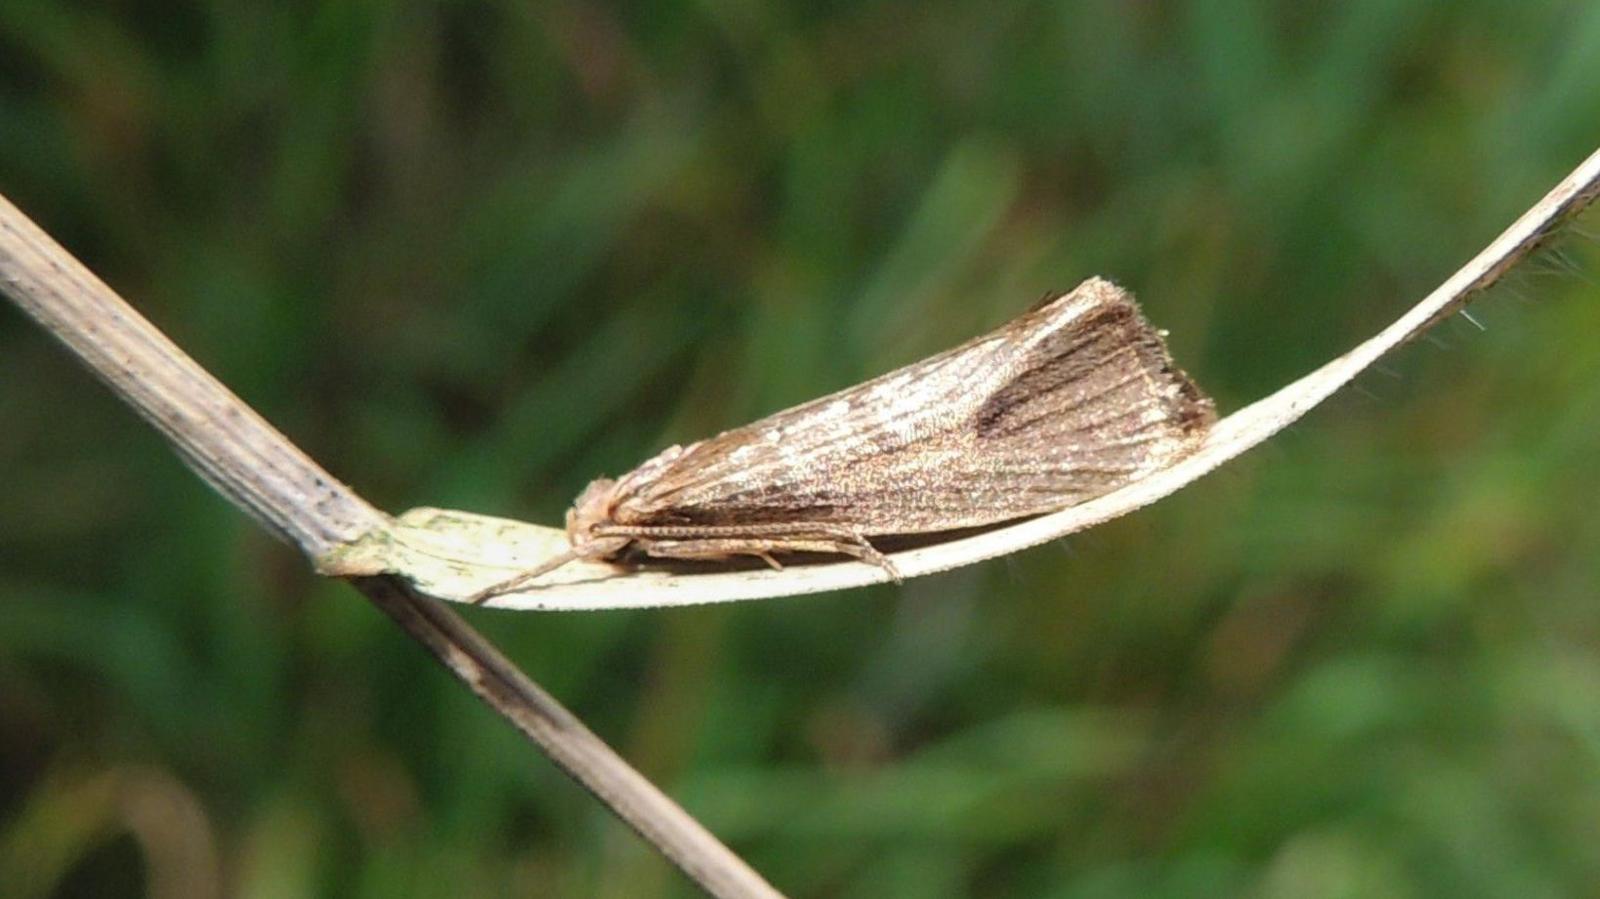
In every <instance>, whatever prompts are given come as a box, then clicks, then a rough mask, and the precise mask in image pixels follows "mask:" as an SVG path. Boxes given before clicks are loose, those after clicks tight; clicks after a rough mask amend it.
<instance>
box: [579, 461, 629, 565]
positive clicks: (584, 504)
mask: <svg viewBox="0 0 1600 899" xmlns="http://www.w3.org/2000/svg"><path fill="white" fill-rule="evenodd" d="M616 501H617V482H616V481H613V480H611V479H610V478H600V479H598V480H595V481H591V482H590V484H589V486H587V487H585V488H583V492H582V493H580V494H578V500H577V502H574V503H573V504H572V508H570V509H568V510H567V539H568V540H569V541H571V542H572V548H573V549H574V550H576V551H577V552H579V553H580V554H584V551H585V549H589V548H591V547H592V545H593V544H596V543H602V542H603V543H604V544H605V545H608V546H609V545H611V544H614V543H615V542H616V538H614V537H597V536H596V535H595V533H594V529H595V528H596V527H597V526H599V525H602V524H610V523H611V509H612V507H613V506H615V505H616ZM623 542H624V543H625V542H627V541H623ZM601 554H604V553H601Z"/></svg>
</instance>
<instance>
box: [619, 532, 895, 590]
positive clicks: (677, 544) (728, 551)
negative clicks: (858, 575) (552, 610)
mask: <svg viewBox="0 0 1600 899" xmlns="http://www.w3.org/2000/svg"><path fill="white" fill-rule="evenodd" d="M639 548H640V549H642V550H644V552H645V554H647V555H651V556H655V557H656V558H661V559H726V558H728V557H730V556H755V557H756V558H758V559H760V560H762V561H763V562H766V563H767V564H768V565H770V566H772V568H773V569H775V570H782V568H783V565H781V564H780V563H779V562H778V560H777V559H775V558H773V556H772V554H773V553H774V552H804V553H839V554H840V555H846V556H851V557H853V558H856V559H859V560H861V561H862V562H866V563H867V564H869V565H876V566H878V567H879V568H882V569H883V570H884V571H886V572H888V573H889V577H891V578H893V579H894V581H895V583H899V582H900V581H901V577H900V570H899V569H897V568H895V566H894V563H893V562H891V561H889V559H888V558H887V557H886V556H884V554H883V553H880V552H878V550H877V549H875V548H874V547H873V546H872V544H870V543H868V542H867V541H866V540H865V539H864V538H862V537H860V536H859V535H856V534H854V533H846V534H841V535H838V536H836V535H834V534H833V533H831V531H830V532H829V533H826V534H809V533H808V534H806V535H804V536H783V537H699V538H693V539H686V540H660V539H656V540H640V541H639Z"/></svg>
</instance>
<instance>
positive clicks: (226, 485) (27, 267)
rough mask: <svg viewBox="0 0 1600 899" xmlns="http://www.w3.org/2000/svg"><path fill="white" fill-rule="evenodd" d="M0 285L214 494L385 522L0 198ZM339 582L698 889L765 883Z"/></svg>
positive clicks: (475, 643)
mask: <svg viewBox="0 0 1600 899" xmlns="http://www.w3.org/2000/svg"><path fill="white" fill-rule="evenodd" d="M0 291H3V292H4V293H5V295H6V296H7V297H8V298H10V299H11V300H12V301H13V302H15V303H16V304H17V305H19V306H21V307H22V309H23V311H25V312H27V313H28V314H29V315H30V316H32V317H33V318H34V319H36V320H37V321H38V322H39V323H40V324H42V325H43V326H44V327H45V328H46V329H47V330H49V331H50V333H52V334H54V335H55V336H56V337H57V338H59V339H60V340H61V341H62V342H63V343H65V344H66V345H67V347H68V348H69V349H71V350H72V352H73V353H74V354H75V355H76V356H77V357H78V358H79V359H80V360H81V361H82V362H83V363H84V364H85V365H87V366H88V367H89V368H90V370H92V371H93V372H94V373H95V374H96V375H98V376H99V377H100V378H101V379H102V380H104V381H105V382H106V383H107V384H108V385H110V387H111V389H112V390H113V391H114V392H115V393H116V394H117V395H118V396H119V397H121V398H122V399H123V400H124V401H126V402H127V403H128V404H129V405H131V406H133V407H134V408H135V409H136V410H138V412H139V414H140V415H142V416H144V417H145V418H146V419H147V420H149V421H150V422H151V423H152V424H154V425H155V426H156V427H157V428H158V429H160V431H161V432H162V433H163V434H165V435H166V437H167V439H168V440H170V441H171V442H172V444H173V446H174V447H176V448H177V450H178V452H179V453H180V454H181V455H182V456H183V458H184V459H185V460H186V461H187V462H188V463H189V464H190V465H191V466H192V467H193V468H194V469H195V470H196V471H197V472H199V473H200V475H201V476H202V477H204V478H205V479H206V480H207V481H208V482H210V483H211V484H212V486H214V487H215V488H216V489H217V490H218V492H220V493H222V495H223V496H225V497H227V498H228V499H229V500H231V501H232V502H234V503H236V504H237V505H239V506H240V507H241V508H243V509H245V510H246V511H248V512H249V513H250V514H251V515H252V516H253V517H255V518H256V519H257V520H258V521H260V522H261V523H262V524H264V525H265V526H266V527H267V528H268V529H269V530H271V531H272V532H273V533H274V534H277V535H278V536H279V537H281V538H283V539H286V540H288V541H289V542H291V543H293V544H294V545H296V546H298V547H299V548H300V549H301V551H302V552H304V553H305V554H306V555H307V556H308V557H309V558H311V559H313V560H320V559H322V558H323V557H324V556H325V555H326V554H327V553H328V552H329V551H330V550H332V549H334V548H336V547H338V546H340V545H343V544H346V543H348V542H350V541H353V540H356V539H357V538H359V537H361V536H362V535H363V534H367V533H371V532H375V531H381V530H382V529H384V528H386V527H387V526H388V525H389V523H390V522H389V518H388V516H386V515H384V514H383V513H382V512H380V511H378V510H377V509H375V508H373V507H372V506H371V505H369V504H367V503H366V502H365V501H364V500H362V499H361V498H360V497H359V496H357V495H356V494H355V493H354V492H353V491H351V490H350V488H348V487H346V486H345V485H344V484H341V483H339V482H338V481H337V480H335V479H334V478H333V477H331V476H330V475H329V474H328V473H327V472H325V471H323V470H322V468H321V467H319V466H318V465H317V464H316V463H315V462H313V461H312V460H311V459H310V458H308V457H307V456H306V455H305V454H304V453H302V452H300V450H298V449H297V448H296V447H295V446H294V445H293V444H291V443H290V442H289V441H288V439H287V438H286V437H284V436H283V435H282V434H280V433H279V432H278V431H277V430H276V429H274V428H273V427H272V426H271V425H270V424H268V423H267V422H266V420H265V419H263V418H261V417H260V416H259V415H257V414H256V413H255V412H254V411H252V410H251V409H250V408H249V407H247V406H246V405H245V404H244V403H243V402H242V401H241V400H239V398H238V397H236V396H234V395H233V394H232V393H231V392H229V391H228V389H227V388H226V387H224V386H223V385H222V384H221V383H220V382H219V381H217V380H216V379H215V378H213V377H212V376H211V375H209V374H208V373H207V372H206V371H205V370H204V369H202V368H201V367H200V366H199V365H198V364H197V363H196V362H195V361H194V360H192V359H190V358H189V357H188V356H187V355H185V354H184V353H183V351H182V350H180V349H179V348H178V347H177V346H176V345H175V344H174V343H172V341H170V340H168V339H167V338H166V337H165V336H164V335H163V334H161V332H159V331H157V330H156V329H155V327H153V326H152V325H151V324H150V323H149V322H147V321H145V320H144V319H143V318H142V317H141V316H140V315H139V314H138V313H137V312H135V311H134V310H133V309H132V308H131V307H129V306H128V305H127V304H126V303H125V302H123V300H122V299H121V298H120V297H118V296H117V295H116V293H115V292H114V291H112V290H111V288H109V287H107V286H106V285H105V284H104V283H103V282H101V281H100V280H99V279H98V278H96V277H95V276H94V275H93V274H92V273H90V272H89V270H88V269H86V268H85V267H84V266H83V265H82V264H81V263H79V262H78V261H77V260H76V259H74V258H73V257H72V256H71V255H70V254H68V253H67V252H66V250H64V249H62V248H61V247H60V246H59V245H58V244H56V242H55V241H53V240H51V239H50V237H49V236H48V235H46V234H45V233H44V232H43V231H42V230H40V229H39V228H38V227H37V226H36V225H34V224H33V222H31V221H30V220H29V219H28V218H27V217H26V216H24V215H23V214H22V213H21V212H20V211H19V210H18V209H17V208H16V207H15V206H13V205H12V204H11V203H10V202H9V201H8V200H6V199H5V198H4V197H0ZM351 582H352V583H353V584H354V585H355V586H356V587H357V588H358V589H359V590H360V591H361V592H362V593H363V594H365V595H366V596H367V597H368V599H370V600H371V601H372V602H373V604H375V605H376V606H378V608H380V609H382V610H383V612H384V613H385V614H387V615H389V617H390V618H392V619H394V621H395V622H396V623H397V624H399V625H400V627H401V628H402V629H404V630H405V631H406V633H408V634H410V635H411V636H412V637H413V638H415V639H416V640H417V641H418V642H420V643H421V644H423V646H425V647H426V648H427V649H428V650H429V651H430V652H431V653H433V655H434V656H435V657H437V658H438V659H439V660H440V662H441V663H443V664H444V666H445V668H447V669H448V670H449V671H450V672H451V673H452V674H454V675H455V676H456V677H457V678H458V679H460V680H461V681H462V682H463V683H464V684H466V685H467V686H468V687H469V688H470V689H471V690H472V691H473V692H474V693H475V694H477V695H478V696H479V697H480V698H481V699H483V701H484V702H485V703H486V704H488V705H489V706H490V707H491V708H493V709H494V710H495V711H497V712H499V713H500V714H501V715H502V716H503V717H505V718H506V719H507V720H508V721H510V722H511V723H512V725H513V726H515V727H516V728H517V729H518V730H520V731H522V733H524V734H525V735H527V736H528V737H529V738H530V739H531V740H533V742H535V743H536V744H538V745H539V746H540V747H541V748H542V749H543V750H544V751H545V752H546V753H547V754H548V755H549V756H550V758H551V759H552V760H554V761H555V762H556V764H558V765H559V766H561V767H562V768H563V769H565V770H566V771H567V772H568V773H569V774H571V775H572V776H573V777H574V778H575V779H576V780H577V781H578V782H579V783H581V784H582V785H583V786H584V787H585V788H587V789H588V790H589V791H590V792H591V793H593V794H594V795H595V796H596V797H598V798H599V799H600V800H601V801H602V802H604V803H606V805H608V806H609V807H610V808H611V809H612V811H613V812H615V813H616V814H617V815H618V817H620V818H622V819H623V820H624V821H625V822H627V823H628V824H629V825H630V826H632V827H633V828H634V829H635V830H636V831H638V832H639V833H640V834H641V835H643V836H644V837H645V838H646V839H647V840H649V841H650V842H651V843H652V844H654V845H655V846H656V847H657V848H658V849H659V850H660V851H661V852H662V854H664V855H665V856H666V857H667V858H668V859H670V860H671V861H672V862H673V864H675V865H677V866H678V867H679V868H680V869H682V870H683V871H684V873H686V874H687V875H688V876H689V877H690V878H692V879H693V880H694V881H695V882H696V883H697V884H699V885H700V886H701V887H702V888H703V889H705V890H706V891H707V892H708V893H710V894H712V895H714V896H726V897H735V896H737V897H749V896H763V897H765V896H777V895H778V893H777V892H776V891H775V890H773V889H772V887H770V886H769V885H767V883H766V882H765V881H763V880H762V879H761V877H760V875H758V874H756V873H755V872H754V871H753V870H751V869H750V867H749V866H748V865H746V864H744V862H743V861H741V860H740V859H739V858H738V857H737V856H735V855H734V854H733V853H732V852H730V851H729V850H728V849H727V848H726V847H725V846H723V845H722V844H720V843H718V842H717V840H716V838H715V837H713V836H712V835H711V834H710V833H709V832H707V831H706V830H705V828H703V827H701V826H700V825H699V824H698V823H697V822H696V821H695V820H694V819H693V818H691V817H689V815H688V814H687V813H686V812H684V811H683V809H682V808H680V807H678V806H677V805H676V804H675V803H674V802H673V801H672V800H671V799H669V798H668V797H667V796H666V795H664V794H663V793H662V792H661V791H660V790H657V789H656V788H655V787H654V786H653V785H652V784H650V782H649V781H647V780H645V779H644V778H643V777H642V776H640V775H639V774H638V772H636V771H634V770H633V769H632V768H630V767H629V766H628V764H627V763H626V762H624V761H623V760H622V759H621V757H619V756H618V755H617V754H616V753H614V752H612V751H611V749H610V748H609V747H607V746H606V745H605V744H604V743H603V742H601V740H600V739H599V738H598V737H596V736H595V735H594V734H593V733H592V732H591V731H589V729H588V728H586V727H584V726H583V724H582V722H580V721H578V719H577V718H576V717H574V716H573V715H572V713H570V712H568V711H567V710H566V709H565V708H563V707H562V706H561V705H560V704H559V703H557V702H556V701H555V699H553V698H552V697H550V696H549V695H548V694H547V693H545V692H544V691H543V690H541V689H539V687H538V686H536V685H535V684H534V683H533V682H532V681H531V680H530V679H529V678H528V677H527V676H526V675H524V674H523V673H522V672H521V671H520V670H518V669H517V667H516V666H515V665H513V664H512V663H511V661H510V660H508V659H507V658H506V657H505V656H504V655H502V654H501V653H500V652H499V651H498V650H496V649H495V648H494V646H493V645H491V644H490V643H489V642H488V641H487V640H485V639H484V638H483V637H482V636H481V635H479V634H478V633H477V632H476V631H474V630H473V629H472V628H471V627H470V626H468V625H467V623H466V622H465V621H463V620H462V619H461V618H460V616H458V615H456V614H455V613H454V612H453V611H451V610H450V609H449V608H447V607H445V606H443V605H442V604H440V603H439V602H438V601H437V600H435V599H432V598H430V597H426V596H421V595H419V594H417V593H416V592H415V591H413V590H412V589H410V588H409V587H408V586H406V585H405V583H404V582H402V581H400V580H399V579H396V578H393V577H388V576H380V577H366V578H354V579H352V581H351Z"/></svg>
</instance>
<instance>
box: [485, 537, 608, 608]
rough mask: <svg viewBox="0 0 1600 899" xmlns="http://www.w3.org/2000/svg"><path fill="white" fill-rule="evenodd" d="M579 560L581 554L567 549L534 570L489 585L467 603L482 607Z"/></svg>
mask: <svg viewBox="0 0 1600 899" xmlns="http://www.w3.org/2000/svg"><path fill="white" fill-rule="evenodd" d="M580 558H582V554H580V553H579V552H578V551H577V550H576V549H568V550H567V551H566V552H563V553H561V554H559V555H555V556H551V557H550V558H548V559H545V560H544V562H542V563H540V564H539V565H538V566H537V567H535V568H530V569H528V570H527V571H524V572H522V573H521V574H518V575H514V576H512V577H509V578H506V579H505V580H503V581H500V582H499V583H496V584H491V585H489V586H488V587H485V588H484V589H482V590H479V591H478V592H477V593H474V594H472V595H471V596H469V597H467V602H468V603H469V604H471V605H475V606H478V605H483V603H484V602H485V601H487V600H490V599H493V598H495V597H496V596H500V595H502V594H505V593H510V592H511V591H513V590H515V589H517V588H518V587H520V586H522V585H523V584H526V583H528V582H529V581H533V580H537V579H538V578H540V577H542V576H544V575H546V574H549V573H550V572H552V571H555V570H556V569H557V568H560V567H561V566H563V565H565V564H567V563H568V562H576V561H577V560H578V559H580Z"/></svg>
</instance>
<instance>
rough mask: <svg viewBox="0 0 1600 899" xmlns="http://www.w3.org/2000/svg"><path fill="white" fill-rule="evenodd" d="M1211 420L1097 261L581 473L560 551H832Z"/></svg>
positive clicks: (1007, 509) (1077, 473) (1078, 480)
mask: <svg viewBox="0 0 1600 899" xmlns="http://www.w3.org/2000/svg"><path fill="white" fill-rule="evenodd" d="M1215 420H1216V411H1215V407H1214V406H1213V404H1212V402H1211V400H1210V398H1208V397H1207V396H1206V395H1205V394H1204V393H1203V392H1201V390H1200V388H1199V387H1197V386H1195V384H1194V383H1193V382H1192V381H1190V380H1189V378H1188V376H1186V375H1185V374H1184V373H1183V372H1182V371H1180V370H1179V369H1178V368H1177V367H1176V366H1175V365H1173V362H1172V358H1171V356H1169V355H1168V353H1167V348H1166V344H1165V343H1164V341H1163V340H1162V336H1161V334H1160V332H1158V331H1156V330H1155V329H1154V328H1152V327H1151V326H1150V323H1149V322H1147V321H1146V320H1145V318H1144V316H1143V315H1142V314H1140V312H1139V307H1138V305H1137V304H1136V303H1135V302H1134V300H1133V297H1132V296H1131V295H1129V294H1128V293H1127V292H1126V291H1124V290H1123V289H1121V288H1120V287H1117V286H1116V285H1115V284H1112V283H1110V282H1109V281H1105V280H1102V279H1099V278H1090V279H1089V280H1087V281H1084V282H1083V283H1082V284H1080V285H1078V286H1077V288H1075V289H1074V290H1073V291H1072V292H1071V293H1068V294H1066V295H1064V296H1060V297H1057V298H1055V299H1049V300H1046V301H1043V302H1041V303H1040V304H1038V305H1037V306H1035V307H1034V308H1033V309H1031V310H1029V311H1028V312H1026V313H1024V314H1023V315H1022V316H1021V317H1020V318H1017V319H1016V320H1014V321H1012V322H1011V323H1009V324H1007V325H1005V326H1003V327H1001V328H1000V329H999V330H997V331H994V332H993V333H991V334H987V335H985V336H983V337H979V338H976V339H974V340H971V341H968V342H967V343H964V344H962V345H961V346H958V347H956V348H955V349H953V350H948V351H946V352H943V353H940V354H939V355H937V356H933V357H932V358H929V359H925V360H923V361H921V362H917V363H914V364H912V365H908V366H906V367H905V368H902V369H899V370H897V371H893V372H890V373H889V374H886V375H883V376H881V377H878V378H875V379H873V380H871V381H868V382H866V383H864V384H860V385H857V386H855V387H851V388H848V389H846V390H841V391H839V392H838V393H835V394H831V395H829V396H825V397H823V398H821V399H818V400H812V401H811V402H808V403H804V404H802V405H799V406H796V407H794V408H792V409H788V410H785V411H783V412H778V413H776V414H774V415H770V416H768V417H766V418H763V419H761V420H760V421H757V422H755V423H753V424H748V425H745V426H744V427H742V428H735V429H734V430H731V431H726V432H724V433H722V434H718V435H717V436H715V437H712V438H710V439H708V440H702V441H700V442H698V443H692V444H690V445H688V446H686V447H683V446H672V447H668V448H667V449H666V450H663V451H662V452H661V453H660V454H659V455H657V456H656V457H655V458H653V459H651V460H649V461H648V462H645V463H644V464H643V465H641V466H639V467H638V468H636V469H634V470H633V471H631V472H629V473H628V474H625V475H623V476H622V477H620V478H617V479H615V480H611V479H608V478H601V479H599V480H597V481H594V482H593V483H591V484H590V485H589V486H588V488H587V489H585V490H584V491H583V493H582V494H581V495H580V496H579V497H578V500H577V502H576V503H574V504H573V507H572V509H571V510H569V511H568V512H567V537H568V540H569V541H570V542H571V549H570V550H568V551H567V552H565V553H562V554H561V555H559V556H556V557H555V558H553V559H551V560H549V561H548V562H546V563H545V564H544V565H541V566H540V567H538V568H536V569H533V570H532V571H529V572H526V573H524V574H522V575H519V576H517V577H515V578H513V579H511V580H508V581H505V582H503V583H501V584H497V585H495V586H494V587H491V588H489V589H488V590H484V591H482V592H481V593H479V594H477V595H476V596H474V597H473V601H474V602H479V601H482V600H484V599H487V598H489V597H490V596H494V595H497V594H500V593H505V592H508V591H510V590H512V589H515V588H516V587H518V586H520V585H522V584H525V583H527V582H529V581H531V580H533V579H534V578H536V577H538V576H540V575H542V574H544V573H546V572H548V571H551V570H553V569H555V568H558V567H560V566H562V565H565V564H566V563H568V562H570V561H573V560H575V559H590V560H598V561H621V560H624V559H626V558H628V557H632V556H637V555H643V556H651V557H655V558H662V559H728V558H730V557H734V556H741V555H744V556H754V557H757V558H760V559H762V560H764V561H766V562H767V563H768V564H770V565H772V566H773V567H779V563H778V560H777V558H776V556H777V555H778V554H785V555H787V554H794V553H836V554H843V555H847V556H852V557H854V558H856V559H859V560H861V561H863V562H867V563H870V564H873V565H878V566H880V567H882V568H883V569H885V570H886V571H888V572H889V574H890V575H891V576H893V577H894V578H895V579H896V580H898V579H899V572H897V571H896V570H895V567H894V565H893V563H891V562H890V561H889V559H887V558H886V557H885V556H884V555H883V554H882V553H880V552H879V551H878V549H877V548H875V547H874V546H873V544H872V542H871V541H872V539H873V538H882V537H890V536H899V535H916V534H931V533H937V532H940V531H952V530H959V529H965V528H972V527H981V526H984V525H991V524H996V523H999V522H1004V521H1009V520H1012V519H1017V518H1025V517H1028V516H1032V515H1038V514H1041V513H1045V512H1054V511H1057V510H1060V509H1064V508H1066V507H1068V506H1072V505H1076V504H1078V503H1081V502H1084V501H1085V500H1089V499H1093V498H1094V497H1097V496H1101V495H1103V494H1105V493H1109V492H1110V491H1112V490H1115V489H1116V488H1118V487H1121V486H1123V485H1125V484H1128V483H1130V482H1132V481H1136V480H1138V479H1140V478H1142V477H1144V476H1146V475H1148V474H1150V473H1151V472H1154V471H1157V470H1160V469H1161V468H1164V467H1166V466H1168V465H1170V464H1172V463H1173V462H1174V461H1176V460H1177V459H1179V458H1181V457H1183V456H1185V455H1187V454H1188V453H1189V452H1190V451H1191V450H1192V449H1193V448H1194V446H1195V445H1196V444H1197V443H1198V442H1199V440H1200V438H1201V437H1202V436H1204V434H1205V432H1206V430H1207V429H1208V428H1209V427H1210V426H1211V424H1212V422H1213V421H1215Z"/></svg>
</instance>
